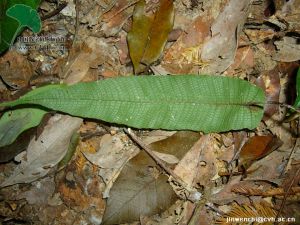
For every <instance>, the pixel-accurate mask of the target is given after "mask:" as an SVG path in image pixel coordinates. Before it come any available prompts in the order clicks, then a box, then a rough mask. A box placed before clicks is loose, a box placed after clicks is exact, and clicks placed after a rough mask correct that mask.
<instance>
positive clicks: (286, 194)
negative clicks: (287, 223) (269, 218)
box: [275, 167, 300, 224]
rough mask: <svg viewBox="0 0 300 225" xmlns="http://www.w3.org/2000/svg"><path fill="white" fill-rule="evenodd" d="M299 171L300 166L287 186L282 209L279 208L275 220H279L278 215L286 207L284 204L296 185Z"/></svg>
mask: <svg viewBox="0 0 300 225" xmlns="http://www.w3.org/2000/svg"><path fill="white" fill-rule="evenodd" d="M299 173H300V167H299V168H298V170H297V171H296V173H295V175H294V177H293V180H292V182H291V183H290V185H289V186H288V188H287V190H286V192H285V195H284V197H283V200H282V202H281V205H280V209H279V211H278V213H277V215H276V219H275V221H278V217H279V216H280V214H281V212H282V210H283V207H284V205H285V202H286V199H287V197H288V195H289V194H290V190H291V188H292V187H293V185H294V183H295V179H296V177H298V176H299ZM275 224H278V223H275Z"/></svg>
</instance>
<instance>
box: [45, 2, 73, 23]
mask: <svg viewBox="0 0 300 225" xmlns="http://www.w3.org/2000/svg"><path fill="white" fill-rule="evenodd" d="M67 5H68V3H67V2H63V3H61V4H60V5H58V6H57V8H56V9H55V10H53V11H52V12H50V13H48V14H47V15H44V16H42V17H41V20H42V21H44V20H46V19H49V18H51V17H53V16H55V15H57V14H58V13H60V11H61V10H63V9H64V8H65V7H66V6H67Z"/></svg>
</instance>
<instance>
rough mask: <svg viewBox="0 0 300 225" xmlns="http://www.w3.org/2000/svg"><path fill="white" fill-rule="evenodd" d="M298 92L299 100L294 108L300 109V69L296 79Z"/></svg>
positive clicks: (297, 99)
mask: <svg viewBox="0 0 300 225" xmlns="http://www.w3.org/2000/svg"><path fill="white" fill-rule="evenodd" d="M296 91H297V98H296V101H295V104H294V107H295V108H299V107H300V68H299V69H298V72H297V77H296Z"/></svg>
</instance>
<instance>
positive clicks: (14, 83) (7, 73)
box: [0, 51, 33, 88]
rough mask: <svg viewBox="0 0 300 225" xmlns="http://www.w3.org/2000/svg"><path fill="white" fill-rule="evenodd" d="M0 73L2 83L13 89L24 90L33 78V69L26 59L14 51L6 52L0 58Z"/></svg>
mask: <svg viewBox="0 0 300 225" xmlns="http://www.w3.org/2000/svg"><path fill="white" fill-rule="evenodd" d="M0 71H1V74H0V76H1V78H2V79H3V81H4V82H5V83H6V84H7V85H9V86H11V87H15V88H22V87H23V88H24V87H26V86H27V85H28V83H29V80H30V78H31V77H32V76H33V68H32V65H31V64H30V62H29V61H28V60H27V58H26V57H25V56H23V55H21V54H20V53H18V52H16V51H7V53H6V54H5V55H3V56H2V57H0Z"/></svg>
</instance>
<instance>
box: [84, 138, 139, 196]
mask: <svg viewBox="0 0 300 225" xmlns="http://www.w3.org/2000/svg"><path fill="white" fill-rule="evenodd" d="M121 139H122V137H121V136H120V135H114V136H111V135H110V134H105V135H104V136H103V137H102V138H101V142H100V146H99V148H98V149H97V152H96V153H95V154H91V153H84V155H85V157H86V158H87V159H88V160H89V161H90V162H91V163H93V164H94V165H97V166H99V167H101V168H102V169H101V170H100V171H99V175H100V176H101V177H102V178H103V180H104V182H105V184H106V188H105V190H104V192H103V198H108V197H109V191H110V189H111V187H112V186H113V183H114V182H115V180H116V179H117V178H118V176H119V174H120V172H121V170H122V168H123V166H125V164H126V163H127V162H128V161H129V160H130V159H131V158H132V157H134V156H135V155H137V154H138V153H139V149H138V148H137V147H135V146H130V147H129V148H128V147H126V143H124V142H122V140H121Z"/></svg>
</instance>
